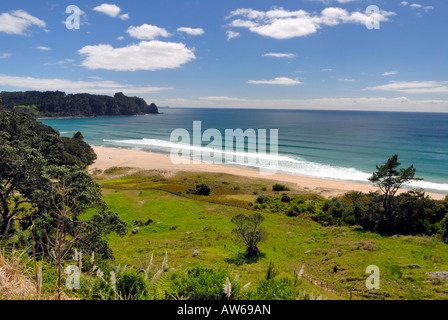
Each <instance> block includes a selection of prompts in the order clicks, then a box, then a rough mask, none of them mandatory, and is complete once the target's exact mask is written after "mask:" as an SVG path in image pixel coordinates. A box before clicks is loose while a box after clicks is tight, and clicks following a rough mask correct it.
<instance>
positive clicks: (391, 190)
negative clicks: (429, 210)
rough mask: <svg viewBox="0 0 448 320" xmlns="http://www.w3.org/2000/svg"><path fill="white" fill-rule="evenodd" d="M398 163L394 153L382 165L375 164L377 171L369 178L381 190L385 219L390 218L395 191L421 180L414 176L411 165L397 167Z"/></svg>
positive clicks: (413, 169)
mask: <svg viewBox="0 0 448 320" xmlns="http://www.w3.org/2000/svg"><path fill="white" fill-rule="evenodd" d="M400 165H401V163H399V162H398V155H396V154H395V155H393V156H392V157H391V158H389V160H387V162H386V163H385V164H384V165H382V166H377V167H376V170H377V171H376V172H374V173H373V175H372V176H371V177H370V178H369V181H370V182H372V183H373V184H375V185H377V186H378V187H379V188H380V190H381V193H382V197H383V209H384V214H385V216H386V220H389V219H390V218H391V215H392V209H393V201H394V197H395V194H396V193H397V191H398V190H399V189H400V188H401V187H402V186H403V185H404V184H406V183H409V182H412V181H415V180H422V179H419V178H414V176H415V171H416V169H415V168H414V166H413V165H411V166H410V167H408V168H401V169H398V167H399V166H400Z"/></svg>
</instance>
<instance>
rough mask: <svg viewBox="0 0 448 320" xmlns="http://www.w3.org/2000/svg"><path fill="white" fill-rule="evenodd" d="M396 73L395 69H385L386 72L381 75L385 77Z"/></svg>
mask: <svg viewBox="0 0 448 320" xmlns="http://www.w3.org/2000/svg"><path fill="white" fill-rule="evenodd" d="M396 74H398V72H397V71H387V72H384V73H383V74H382V76H383V77H387V76H393V75H396Z"/></svg>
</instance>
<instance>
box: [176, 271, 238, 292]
mask: <svg viewBox="0 0 448 320" xmlns="http://www.w3.org/2000/svg"><path fill="white" fill-rule="evenodd" d="M226 278H229V279H232V277H231V275H230V274H229V272H228V271H226V270H225V269H218V270H214V269H211V268H205V267H201V266H196V267H193V268H191V269H189V270H188V272H187V274H185V273H181V272H179V273H175V274H173V278H172V288H173V290H174V293H173V296H178V297H184V298H188V299H189V300H224V299H227V298H226V295H225V293H224V290H223V286H224V284H225V283H226ZM230 283H231V289H232V295H231V298H235V297H236V296H237V295H238V293H239V291H240V285H239V283H238V282H237V281H235V280H230Z"/></svg>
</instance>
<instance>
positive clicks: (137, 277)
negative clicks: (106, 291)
mask: <svg viewBox="0 0 448 320" xmlns="http://www.w3.org/2000/svg"><path fill="white" fill-rule="evenodd" d="M116 288H117V294H118V295H119V296H120V297H121V299H124V300H143V299H144V298H146V297H147V294H148V291H147V288H146V283H145V279H144V277H143V275H142V274H141V273H138V272H137V271H135V270H129V269H128V270H126V271H124V272H122V273H120V274H118V276H117V280H116Z"/></svg>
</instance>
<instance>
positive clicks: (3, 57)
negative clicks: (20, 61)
mask: <svg viewBox="0 0 448 320" xmlns="http://www.w3.org/2000/svg"><path fill="white" fill-rule="evenodd" d="M10 56H12V54H10V53H2V55H0V59H6V58H9V57H10Z"/></svg>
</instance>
